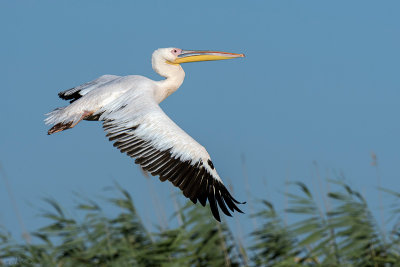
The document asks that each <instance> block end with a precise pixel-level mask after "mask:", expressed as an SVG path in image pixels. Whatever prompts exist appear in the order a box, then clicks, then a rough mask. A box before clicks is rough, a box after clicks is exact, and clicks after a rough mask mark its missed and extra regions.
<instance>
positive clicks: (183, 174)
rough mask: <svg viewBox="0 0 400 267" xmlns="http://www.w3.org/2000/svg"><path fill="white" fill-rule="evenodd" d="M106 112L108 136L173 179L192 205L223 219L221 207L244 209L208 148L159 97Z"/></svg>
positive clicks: (161, 175) (150, 168)
mask: <svg viewBox="0 0 400 267" xmlns="http://www.w3.org/2000/svg"><path fill="white" fill-rule="evenodd" d="M120 106H121V108H115V105H114V109H113V111H111V112H110V110H108V111H106V112H105V113H104V114H103V115H102V117H101V119H102V120H104V123H103V127H104V129H105V131H106V132H107V137H108V138H109V139H110V141H112V142H114V146H115V147H117V148H118V149H119V150H120V151H121V152H122V153H126V154H127V155H128V156H130V157H132V158H135V159H136V160H135V163H137V164H140V165H141V167H142V168H143V169H144V170H146V171H148V172H150V173H151V174H152V175H155V176H156V175H159V178H160V180H161V181H163V182H164V181H166V180H169V181H170V182H171V183H172V184H173V185H174V186H176V187H179V188H180V189H181V190H182V191H183V194H184V195H185V197H187V198H189V199H190V200H191V201H192V202H193V203H197V201H199V202H200V203H201V205H203V206H205V205H206V202H207V200H208V202H209V203H210V207H211V211H212V213H213V215H214V217H215V219H217V220H218V221H220V216H219V212H218V206H219V208H220V209H221V210H222V211H223V213H225V214H226V215H228V216H231V214H230V212H229V210H228V208H229V209H230V210H231V211H232V212H233V211H235V210H236V211H238V212H242V211H241V210H240V209H239V208H238V207H237V205H236V204H243V203H240V202H238V201H237V200H235V199H234V198H233V197H232V195H231V194H230V193H229V191H228V190H227V188H226V187H225V185H224V184H223V182H222V180H221V178H220V177H219V176H218V173H217V171H216V170H215V168H214V165H213V163H212V161H211V158H210V156H209V154H208V153H207V151H206V149H205V148H204V147H203V146H201V145H200V144H199V143H197V142H196V141H195V140H194V139H193V138H192V137H190V136H189V135H188V134H186V133H185V132H184V131H183V130H182V129H181V128H179V127H178V126H177V125H176V124H175V123H174V122H173V121H172V120H171V119H170V118H169V117H168V116H167V115H166V114H165V113H164V112H163V111H162V109H161V108H160V107H159V106H158V104H157V103H156V102H155V101H154V100H149V98H147V97H146V99H140V98H139V99H136V101H131V102H130V103H129V104H124V105H120Z"/></svg>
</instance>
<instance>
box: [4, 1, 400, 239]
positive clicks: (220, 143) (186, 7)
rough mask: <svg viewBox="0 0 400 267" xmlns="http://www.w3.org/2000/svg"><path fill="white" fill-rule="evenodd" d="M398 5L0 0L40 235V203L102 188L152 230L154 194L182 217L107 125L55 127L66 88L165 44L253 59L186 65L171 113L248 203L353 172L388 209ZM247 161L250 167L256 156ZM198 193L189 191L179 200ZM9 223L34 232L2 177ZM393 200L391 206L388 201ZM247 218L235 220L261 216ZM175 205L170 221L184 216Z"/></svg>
mask: <svg viewBox="0 0 400 267" xmlns="http://www.w3.org/2000/svg"><path fill="white" fill-rule="evenodd" d="M399 8H400V4H399V2H397V1H381V2H379V4H378V2H376V1H334V2H333V1H331V2H328V1H247V2H243V1H217V2H216V1H202V2H193V3H191V2H188V1H142V2H141V3H139V2H134V1H40V3H39V2H34V1H1V2H0V25H1V26H0V28H1V42H0V61H1V64H0V75H1V76H0V77H1V98H0V114H1V119H2V124H1V131H0V164H1V166H2V167H3V168H4V170H5V171H6V173H7V176H8V179H9V183H10V186H11V188H12V191H13V194H14V196H15V198H16V199H17V204H18V207H19V209H20V211H21V214H22V218H23V220H24V222H25V224H26V226H27V228H28V229H29V230H34V229H36V228H37V227H39V226H41V225H42V222H41V221H40V219H39V218H38V217H37V214H38V213H39V210H40V209H41V208H43V207H44V204H43V202H42V201H41V198H43V197H48V196H53V197H54V198H56V199H57V200H59V201H60V202H61V203H62V204H63V205H64V206H65V207H66V208H67V209H71V210H72V208H73V206H74V204H75V203H76V202H74V200H73V193H72V192H79V193H81V194H83V195H86V196H88V197H94V198H95V197H97V196H100V195H103V192H104V191H103V188H104V187H106V186H110V185H112V184H113V181H117V182H118V183H119V184H121V185H122V186H123V187H124V188H126V189H127V190H128V191H129V192H130V193H131V194H132V195H133V197H134V201H135V203H136V205H137V207H138V209H139V212H140V213H141V214H142V215H143V216H144V217H145V220H146V221H147V222H149V223H158V222H159V221H160V215H157V214H156V213H157V208H155V206H154V201H153V200H151V198H150V197H149V194H151V193H154V192H157V194H158V201H159V203H162V204H161V205H162V206H163V207H164V208H165V209H166V210H173V206H172V204H171V203H172V198H171V192H175V190H173V186H172V185H170V184H168V183H160V182H159V181H158V178H152V179H150V180H146V179H145V178H143V176H142V175H141V173H140V171H139V169H138V167H137V166H135V165H134V164H133V161H132V159H130V158H128V157H126V156H125V155H123V154H121V153H120V152H119V151H117V150H116V149H114V148H113V146H112V145H111V143H109V142H108V141H107V140H106V138H105V136H104V133H103V130H102V128H101V125H100V123H95V122H83V123H81V124H79V125H78V126H77V127H76V128H74V129H73V130H71V131H66V132H63V133H60V134H55V135H52V136H47V135H46V132H47V130H48V127H47V126H46V125H44V123H43V119H44V114H45V113H47V112H49V111H51V110H52V109H54V108H56V107H58V106H63V105H66V104H67V103H66V102H63V101H62V100H61V99H58V97H57V93H58V92H59V91H62V90H65V89H68V88H71V87H73V86H76V85H79V84H82V83H84V82H87V81H90V80H92V79H95V78H97V77H98V76H100V75H103V74H115V75H129V74H141V75H144V76H147V77H150V78H152V79H161V77H158V76H157V74H155V73H154V72H153V70H152V69H151V62H150V59H151V54H152V52H153V50H155V49H157V48H159V47H170V46H175V47H179V48H184V49H204V50H221V51H227V52H237V53H245V54H246V58H244V59H237V60H229V61H228V60H227V61H219V62H203V63H193V64H186V65H183V68H184V69H185V72H186V79H185V82H184V84H183V85H182V87H181V88H180V89H179V90H178V91H177V92H176V93H175V94H173V95H172V96H170V97H169V98H168V99H167V100H166V101H164V102H163V103H162V108H163V109H164V110H165V112H166V113H167V114H168V115H169V116H170V117H171V118H172V119H173V120H174V121H176V122H177V124H178V125H179V126H180V127H181V128H183V129H184V130H185V131H186V132H187V133H189V134H190V135H191V136H193V137H194V138H195V139H196V140H197V141H199V142H200V143H201V144H203V145H204V146H205V147H206V148H207V150H208V152H209V153H210V155H211V157H212V158H213V162H214V164H215V165H216V168H217V170H218V172H219V174H220V175H221V176H222V178H223V179H224V180H225V181H226V182H227V183H228V184H231V185H232V186H233V187H234V192H235V195H236V196H237V198H238V199H239V200H249V197H250V196H249V195H248V193H246V183H245V179H244V177H245V176H246V175H244V172H247V176H248V188H249V189H250V193H251V197H250V198H251V199H259V198H268V199H269V200H271V201H272V202H274V203H276V204H277V205H278V206H279V205H280V203H282V199H283V197H282V192H284V191H285V190H286V189H285V188H284V187H285V181H286V180H291V181H295V180H300V181H303V182H305V183H307V184H309V185H313V184H315V181H316V180H315V179H316V174H315V173H316V170H315V166H314V164H313V162H314V161H316V162H317V163H318V166H319V171H320V173H321V176H322V177H323V178H325V177H327V176H329V177H334V173H340V172H342V173H343V174H344V175H345V176H346V177H347V179H348V181H349V182H350V183H351V184H352V185H354V186H355V187H356V188H357V189H358V190H360V191H361V192H363V193H366V194H367V195H368V196H369V200H370V202H371V207H372V208H377V207H378V204H377V199H378V198H377V194H376V191H375V189H374V188H376V185H377V181H376V176H377V175H376V170H375V168H374V167H373V166H371V152H372V151H373V152H375V153H376V154H377V156H378V160H379V171H380V175H381V176H382V186H383V187H387V188H391V189H392V190H397V191H399V190H400V183H399V168H398V166H399V165H400V152H399V151H400V149H399V148H400V147H399V145H400V143H399V141H398V139H399V136H400V123H399V118H398V117H399V114H400V105H399V99H400V82H399V70H400V52H399V47H400V17H399V16H398V10H399ZM242 155H244V157H245V159H246V171H244V169H243V166H242V161H241V157H242ZM180 200H181V201H182V202H183V197H182V198H180ZM0 203H1V205H0V225H3V226H5V227H6V228H7V229H9V230H10V231H12V232H13V233H14V234H15V235H16V236H18V235H20V233H21V231H20V228H19V226H18V225H17V223H16V222H17V219H16V216H15V213H14V211H13V209H12V208H11V205H10V199H9V197H8V195H7V191H6V190H5V186H4V181H3V180H1V182H0ZM384 204H385V205H389V204H390V200H389V199H384ZM243 209H244V210H245V211H247V214H246V215H236V217H238V218H239V220H240V221H241V222H242V224H243V225H247V222H248V220H249V219H248V214H249V213H250V210H249V208H248V207H246V206H245V207H244V208H243ZM169 215H170V214H168V216H169Z"/></svg>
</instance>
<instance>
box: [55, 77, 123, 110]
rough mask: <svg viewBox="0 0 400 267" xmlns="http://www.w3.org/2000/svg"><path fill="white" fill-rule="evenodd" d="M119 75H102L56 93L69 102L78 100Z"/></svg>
mask: <svg viewBox="0 0 400 267" xmlns="http://www.w3.org/2000/svg"><path fill="white" fill-rule="evenodd" d="M119 77H120V76H117V75H103V76H101V77H99V78H97V79H95V80H93V81H90V82H87V83H84V84H82V85H79V86H77V87H74V88H71V89H68V90H65V91H62V92H59V93H58V96H59V97H60V98H62V99H64V100H70V103H72V102H74V101H76V100H78V99H79V98H81V97H82V96H84V95H86V94H87V93H89V92H90V91H92V90H93V89H96V88H98V87H99V86H101V85H104V84H106V83H108V82H111V81H113V80H115V79H117V78H119Z"/></svg>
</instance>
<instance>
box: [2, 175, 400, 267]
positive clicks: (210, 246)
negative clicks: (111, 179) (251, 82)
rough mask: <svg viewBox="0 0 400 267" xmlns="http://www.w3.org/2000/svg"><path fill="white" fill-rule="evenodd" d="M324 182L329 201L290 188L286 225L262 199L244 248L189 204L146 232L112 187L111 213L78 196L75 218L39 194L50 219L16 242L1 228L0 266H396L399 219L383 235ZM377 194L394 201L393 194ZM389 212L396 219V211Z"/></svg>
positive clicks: (344, 194)
mask: <svg viewBox="0 0 400 267" xmlns="http://www.w3.org/2000/svg"><path fill="white" fill-rule="evenodd" d="M329 183H330V184H331V186H330V187H332V188H334V190H329V192H327V193H326V194H325V195H324V197H326V202H327V203H329V205H320V203H318V201H316V197H315V196H314V195H313V193H312V192H311V191H310V190H309V188H308V187H307V186H306V185H305V184H303V183H299V182H297V183H293V184H291V185H290V186H292V187H295V188H297V191H296V192H297V193H287V205H286V206H287V208H286V212H287V213H288V214H289V216H290V217H291V218H293V220H290V221H292V222H291V223H288V222H286V223H284V218H282V216H284V214H280V213H279V212H277V211H276V210H275V208H274V205H273V203H271V202H268V201H266V200H262V206H261V208H259V210H256V211H255V213H254V214H252V215H251V216H253V217H254V218H256V219H257V227H256V229H255V230H254V231H253V232H252V233H251V235H250V236H248V237H247V238H246V242H245V243H246V244H249V245H247V246H246V247H244V246H243V241H242V240H240V239H238V237H237V235H235V233H233V232H232V231H231V230H230V228H229V227H228V225H227V224H226V223H225V222H224V221H223V222H222V223H218V222H216V221H215V220H214V219H213V218H212V217H211V216H210V215H209V212H208V210H207V209H205V208H203V207H199V206H196V205H192V204H191V203H187V204H186V205H185V206H184V207H181V208H179V209H178V211H177V214H176V216H177V217H179V219H180V224H179V225H177V226H176V227H165V226H162V227H160V228H159V230H158V231H150V230H149V229H148V228H147V227H146V225H145V224H144V223H143V221H142V219H141V217H140V215H139V214H138V213H137V210H136V209H135V205H134V203H133V201H132V198H131V196H130V194H129V193H128V192H127V191H125V190H124V189H122V188H120V187H118V186H117V189H118V192H119V195H118V196H115V197H113V198H110V199H108V202H109V203H111V204H112V205H113V206H114V207H115V209H117V210H118V212H117V215H115V216H106V215H105V213H104V211H103V210H102V208H101V205H99V204H98V203H97V202H95V201H93V200H81V201H80V203H79V204H78V205H77V207H76V210H77V211H78V214H80V215H81V217H82V218H83V219H82V220H78V219H76V218H74V217H71V216H68V215H67V213H66V212H65V211H64V209H63V208H62V207H61V205H60V204H59V203H58V202H57V201H55V200H53V199H46V200H45V201H46V203H47V204H48V205H49V208H48V211H47V212H45V213H43V214H42V216H43V217H45V218H47V219H48V220H49V224H48V225H45V226H43V227H42V228H40V229H37V230H36V231H35V232H33V233H31V235H32V237H33V238H34V239H33V242H31V243H20V242H16V241H15V240H14V239H13V238H12V236H10V234H8V233H7V231H6V230H4V229H3V230H1V231H0V266H2V265H3V266H4V265H6V266H374V267H375V266H400V246H399V245H400V240H399V234H400V231H399V223H398V222H395V223H394V224H393V225H394V226H393V229H389V230H388V231H387V233H386V237H385V236H384V234H383V233H384V231H382V230H381V229H380V228H379V227H378V224H377V220H376V219H375V218H374V216H373V214H372V212H371V210H370V208H369V207H368V205H367V202H366V201H365V199H364V197H363V196H362V195H361V194H360V193H358V192H357V191H355V190H354V189H352V188H351V187H350V186H348V185H347V184H345V183H343V182H339V181H329ZM382 193H384V194H390V195H391V196H392V197H393V198H394V199H397V200H398V199H400V193H397V192H392V191H389V190H386V191H382ZM321 206H324V207H325V208H321ZM391 213H392V215H393V218H396V220H398V219H399V215H400V209H399V208H397V207H396V206H395V207H394V208H393V209H392V210H391Z"/></svg>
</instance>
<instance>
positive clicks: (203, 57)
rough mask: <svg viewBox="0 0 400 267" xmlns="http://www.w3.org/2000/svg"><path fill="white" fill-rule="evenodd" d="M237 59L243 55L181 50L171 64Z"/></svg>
mask: <svg viewBox="0 0 400 267" xmlns="http://www.w3.org/2000/svg"><path fill="white" fill-rule="evenodd" d="M237 57H244V54H235V53H227V52H219V51H196V50H191V51H189V50H182V53H181V54H180V55H178V57H177V58H176V59H175V60H174V61H173V62H171V63H173V64H181V63H188V62H198V61H211V60H223V59H231V58H237Z"/></svg>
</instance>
